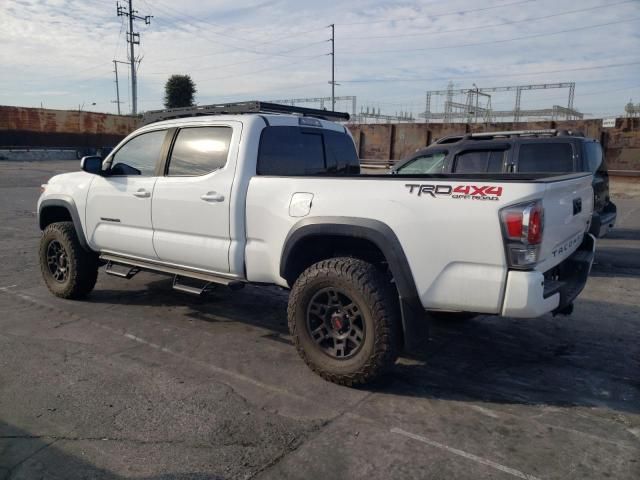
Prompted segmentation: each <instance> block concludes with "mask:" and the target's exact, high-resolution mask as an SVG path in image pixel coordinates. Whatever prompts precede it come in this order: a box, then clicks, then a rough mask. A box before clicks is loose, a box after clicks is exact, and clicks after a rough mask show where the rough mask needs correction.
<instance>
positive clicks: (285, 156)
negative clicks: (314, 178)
mask: <svg viewBox="0 0 640 480" xmlns="http://www.w3.org/2000/svg"><path fill="white" fill-rule="evenodd" d="M328 172H331V173H359V172H360V163H359V161H358V155H357V154H356V149H355V145H354V144H353V140H351V137H350V136H349V135H347V134H346V133H339V132H334V131H333V130H325V129H317V128H309V127H306V128H305V127H279V126H274V127H266V128H265V129H264V130H263V131H262V136H261V138H260V149H259V152H258V165H257V173H258V175H281V176H289V175H292V176H295V175H317V174H322V173H328Z"/></svg>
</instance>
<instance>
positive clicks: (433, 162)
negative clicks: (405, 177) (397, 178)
mask: <svg viewBox="0 0 640 480" xmlns="http://www.w3.org/2000/svg"><path fill="white" fill-rule="evenodd" d="M446 156H447V154H446V153H445V152H437V153H432V154H429V155H423V156H420V157H416V158H414V159H413V160H411V161H410V162H408V163H406V164H404V165H403V166H401V167H400V168H398V170H396V173H400V174H409V175H411V174H413V175H416V174H423V173H441V172H442V166H443V165H444V159H445V158H446Z"/></svg>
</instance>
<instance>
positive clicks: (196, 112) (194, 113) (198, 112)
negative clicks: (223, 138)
mask: <svg viewBox="0 0 640 480" xmlns="http://www.w3.org/2000/svg"><path fill="white" fill-rule="evenodd" d="M247 113H280V114H283V113H284V114H296V115H302V116H305V117H315V118H321V119H323V120H333V121H347V120H349V118H350V117H349V114H348V113H346V112H334V111H331V110H320V109H316V108H304V107H295V106H293V105H281V104H279V103H270V102H260V101H258V100H254V101H250V102H235V103H218V104H215V105H197V106H193V107H183V108H168V109H166V110H150V111H148V112H145V114H144V115H143V116H142V123H143V125H148V124H149V123H154V122H160V121H162V120H172V119H176V118H187V117H200V116H203V115H241V114H247Z"/></svg>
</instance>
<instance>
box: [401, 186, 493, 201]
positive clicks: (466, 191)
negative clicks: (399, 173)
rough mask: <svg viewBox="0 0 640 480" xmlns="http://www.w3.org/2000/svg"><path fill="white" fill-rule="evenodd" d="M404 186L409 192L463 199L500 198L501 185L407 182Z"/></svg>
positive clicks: (434, 196)
mask: <svg viewBox="0 0 640 480" xmlns="http://www.w3.org/2000/svg"><path fill="white" fill-rule="evenodd" d="M405 187H407V188H408V189H409V193H410V194H415V195H418V196H419V197H421V196H423V195H427V196H431V197H433V198H438V197H450V198H456V199H464V200H500V197H501V196H502V187H497V186H493V185H456V186H453V185H445V184H438V185H431V184H428V183H427V184H419V183H407V184H405Z"/></svg>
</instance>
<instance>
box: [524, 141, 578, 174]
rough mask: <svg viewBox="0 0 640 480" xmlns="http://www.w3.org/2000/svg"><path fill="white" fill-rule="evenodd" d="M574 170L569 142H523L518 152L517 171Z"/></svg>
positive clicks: (562, 171)
mask: <svg viewBox="0 0 640 480" xmlns="http://www.w3.org/2000/svg"><path fill="white" fill-rule="evenodd" d="M573 171H574V166H573V149H572V148H571V144H569V143H524V144H522V145H520V151H519V153H518V172H525V173H569V172H573Z"/></svg>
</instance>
